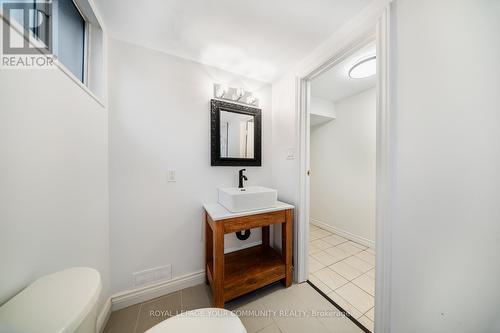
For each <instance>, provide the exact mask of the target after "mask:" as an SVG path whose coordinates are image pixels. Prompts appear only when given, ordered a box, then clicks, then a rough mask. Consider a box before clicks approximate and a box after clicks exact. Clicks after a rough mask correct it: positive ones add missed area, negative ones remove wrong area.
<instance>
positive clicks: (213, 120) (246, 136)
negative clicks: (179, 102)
mask: <svg viewBox="0 0 500 333" xmlns="http://www.w3.org/2000/svg"><path fill="white" fill-rule="evenodd" d="M210 111H211V112H210V128H211V160H212V166H261V165H262V147H261V138H262V111H261V109H257V108H253V107H249V106H244V105H240V104H236V103H228V102H224V101H220V100H216V99H212V100H211V103H210Z"/></svg>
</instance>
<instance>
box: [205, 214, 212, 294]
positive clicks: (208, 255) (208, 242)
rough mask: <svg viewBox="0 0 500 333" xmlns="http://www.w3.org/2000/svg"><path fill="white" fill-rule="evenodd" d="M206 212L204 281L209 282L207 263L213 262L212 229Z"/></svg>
mask: <svg viewBox="0 0 500 333" xmlns="http://www.w3.org/2000/svg"><path fill="white" fill-rule="evenodd" d="M208 219H209V217H208V214H207V213H206V212H205V283H206V284H209V283H210V281H209V280H208V264H209V263H211V264H213V230H212V227H211V226H210V223H209V222H208Z"/></svg>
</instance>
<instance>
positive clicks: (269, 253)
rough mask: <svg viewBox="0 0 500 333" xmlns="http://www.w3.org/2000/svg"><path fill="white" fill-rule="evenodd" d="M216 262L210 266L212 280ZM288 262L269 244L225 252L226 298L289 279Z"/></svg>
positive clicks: (208, 266)
mask: <svg viewBox="0 0 500 333" xmlns="http://www.w3.org/2000/svg"><path fill="white" fill-rule="evenodd" d="M212 272H213V264H212V263H211V262H209V263H208V265H207V274H208V279H209V282H210V283H212V281H213V274H212ZM285 273H286V267H285V261H284V260H283V259H282V257H281V254H280V253H278V252H277V251H276V250H274V249H273V248H272V247H270V246H268V245H258V246H253V247H250V248H247V249H244V250H240V251H236V252H231V253H228V254H225V255H224V283H223V288H224V300H225V301H228V300H231V299H234V298H236V297H238V296H241V295H244V294H246V293H249V292H251V291H253V290H255V289H258V288H261V287H264V286H266V285H268V284H270V283H273V282H276V281H279V280H281V279H283V278H285V275H286V274H285Z"/></svg>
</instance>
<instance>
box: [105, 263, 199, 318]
mask: <svg viewBox="0 0 500 333" xmlns="http://www.w3.org/2000/svg"><path fill="white" fill-rule="evenodd" d="M202 283H205V270H202V271H199V272H195V273H191V274H187V275H184V276H180V277H177V278H175V279H172V280H169V281H164V282H160V283H156V284H153V285H149V286H145V287H141V288H137V289H132V290H127V291H124V292H121V293H118V294H116V295H113V296H112V297H111V303H112V310H113V311H115V310H119V309H123V308H126V307H127V306H131V305H134V304H139V303H142V302H146V301H149V300H152V299H154V298H157V297H161V296H163V295H167V294H170V293H173V292H176V291H179V290H182V289H184V288H189V287H192V286H196V285H198V284H202Z"/></svg>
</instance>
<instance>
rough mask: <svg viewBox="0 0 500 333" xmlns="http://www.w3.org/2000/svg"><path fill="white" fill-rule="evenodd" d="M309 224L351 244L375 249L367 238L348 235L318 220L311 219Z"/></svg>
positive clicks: (372, 242) (373, 243)
mask: <svg viewBox="0 0 500 333" xmlns="http://www.w3.org/2000/svg"><path fill="white" fill-rule="evenodd" d="M311 224H313V225H315V226H317V227H320V228H321V229H325V230H326V231H330V232H333V233H335V234H337V235H339V236H342V237H344V238H347V239H348V240H351V241H353V242H356V243H359V244H362V245H364V246H368V247H371V248H374V247H375V242H374V241H372V240H370V239H367V238H364V237H361V236H358V235H355V234H353V233H350V232H348V231H345V230H342V229H339V228H336V227H333V226H331V225H329V224H327V223H325V222H321V221H319V220H315V219H311Z"/></svg>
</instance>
